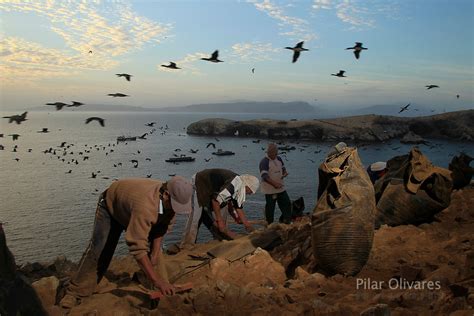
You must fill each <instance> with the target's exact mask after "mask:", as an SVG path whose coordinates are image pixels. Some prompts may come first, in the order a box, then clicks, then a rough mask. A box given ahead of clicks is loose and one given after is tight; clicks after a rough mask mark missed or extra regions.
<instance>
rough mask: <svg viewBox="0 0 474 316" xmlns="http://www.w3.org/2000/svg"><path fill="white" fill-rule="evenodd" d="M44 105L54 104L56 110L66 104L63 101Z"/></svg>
mask: <svg viewBox="0 0 474 316" xmlns="http://www.w3.org/2000/svg"><path fill="white" fill-rule="evenodd" d="M46 105H54V106H55V107H56V111H59V110H61V109H62V108H63V107H65V106H67V104H66V103H63V102H54V103H46Z"/></svg>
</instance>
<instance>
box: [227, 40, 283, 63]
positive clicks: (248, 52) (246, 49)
mask: <svg viewBox="0 0 474 316" xmlns="http://www.w3.org/2000/svg"><path fill="white" fill-rule="evenodd" d="M278 51H281V49H279V48H275V47H273V46H272V44H271V43H259V42H253V43H237V44H234V45H232V53H231V58H233V59H235V58H238V59H240V60H241V61H245V62H259V61H264V60H271V55H272V54H274V53H276V52H278Z"/></svg>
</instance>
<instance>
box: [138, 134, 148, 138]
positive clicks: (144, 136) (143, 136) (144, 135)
mask: <svg viewBox="0 0 474 316" xmlns="http://www.w3.org/2000/svg"><path fill="white" fill-rule="evenodd" d="M146 135H148V133H145V134H143V135H142V136H138V138H140V139H146Z"/></svg>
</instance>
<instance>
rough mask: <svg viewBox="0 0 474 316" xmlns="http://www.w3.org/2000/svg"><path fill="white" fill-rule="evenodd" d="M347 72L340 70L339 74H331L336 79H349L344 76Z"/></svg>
mask: <svg viewBox="0 0 474 316" xmlns="http://www.w3.org/2000/svg"><path fill="white" fill-rule="evenodd" d="M345 72H346V71H345V70H339V72H338V73H337V74H331V76H336V77H341V78H342V77H347V76H344V73H345Z"/></svg>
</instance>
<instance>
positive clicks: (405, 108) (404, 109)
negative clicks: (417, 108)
mask: <svg viewBox="0 0 474 316" xmlns="http://www.w3.org/2000/svg"><path fill="white" fill-rule="evenodd" d="M409 106H410V103H408V104H407V105H405V106H402V107H401V108H400V111H399V112H398V113H402V112H403V111H408V107H409Z"/></svg>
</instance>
